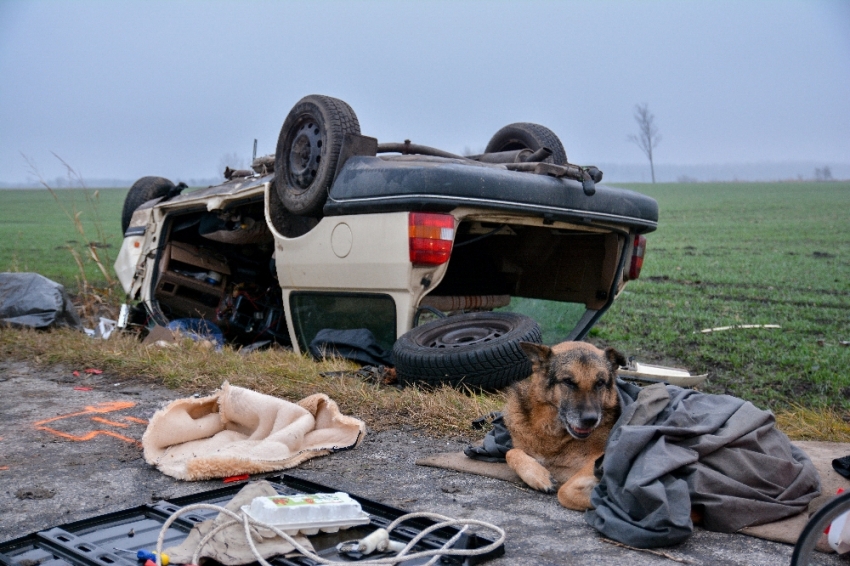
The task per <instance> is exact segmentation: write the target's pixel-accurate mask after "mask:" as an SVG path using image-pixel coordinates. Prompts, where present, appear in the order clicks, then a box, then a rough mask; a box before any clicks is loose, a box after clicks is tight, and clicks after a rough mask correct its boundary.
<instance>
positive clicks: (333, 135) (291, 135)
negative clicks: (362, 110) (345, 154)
mask: <svg viewBox="0 0 850 566" xmlns="http://www.w3.org/2000/svg"><path fill="white" fill-rule="evenodd" d="M347 133H354V134H358V135H359V134H360V123H359V122H358V121H357V116H356V115H355V114H354V111H353V110H352V109H351V107H350V106H349V105H348V104H346V103H345V102H343V101H342V100H339V99H336V98H331V97H330V96H322V95H318V94H311V95H309V96H305V97H304V98H302V99H301V100H299V101H298V104H296V105H295V106H293V107H292V110H290V112H289V114H288V115H287V117H286V120H284V122H283V126H282V127H281V129H280V136H279V137H278V140H277V151H276V152H275V171H276V172H277V175H276V178H275V188H276V190H277V193H278V196H280V200H281V201H282V202H283V205H284V206H285V207H286V209H287V210H288V211H289V212H291V213H293V214H299V215H304V216H319V215H321V212H322V207H323V206H324V205H325V201H326V200H327V198H328V190H329V189H330V186H331V183H332V182H333V179H334V175H335V173H336V164H337V161H338V159H339V152H340V149H341V147H342V140H343V138H344V137H345V134H347Z"/></svg>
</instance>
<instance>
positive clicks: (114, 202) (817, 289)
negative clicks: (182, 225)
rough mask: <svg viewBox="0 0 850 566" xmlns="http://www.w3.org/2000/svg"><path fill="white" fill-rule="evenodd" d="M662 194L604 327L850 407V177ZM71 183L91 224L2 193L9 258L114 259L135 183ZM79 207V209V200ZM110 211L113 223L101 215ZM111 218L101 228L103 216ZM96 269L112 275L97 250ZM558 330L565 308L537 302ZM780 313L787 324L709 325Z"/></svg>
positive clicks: (613, 340)
mask: <svg viewBox="0 0 850 566" xmlns="http://www.w3.org/2000/svg"><path fill="white" fill-rule="evenodd" d="M627 188H631V189H633V190H637V191H640V192H643V193H646V194H648V195H650V196H652V197H654V198H655V199H657V200H658V203H659V207H660V222H659V228H658V230H657V231H656V232H653V233H651V234H649V235H648V240H649V242H648V246H647V254H646V260H645V263H644V269H643V272H642V274H641V278H640V279H639V280H637V281H634V282H632V283H630V284H629V286H628V287H627V288H626V290H625V291H624V292H623V294H622V295H621V296H620V297H619V298H618V300H617V301H616V302H615V303H614V306H613V307H612V308H611V309H610V311H609V312H608V313H607V314H606V315H605V316H604V317H603V318H602V320H601V321H600V323H599V324H598V325H597V326H596V328H594V330H593V331H592V332H591V337H590V338H591V340H592V341H594V342H596V343H598V344H606V345H611V346H614V347H616V348H618V349H619V350H621V351H622V352H624V353H625V354H626V355H627V356H635V357H636V358H637V359H638V360H640V361H644V362H658V363H664V364H668V365H678V366H681V367H685V368H687V369H689V370H691V371H692V372H694V373H704V372H705V373H708V374H709V376H710V378H709V386H708V387H707V389H708V390H709V391H711V392H715V393H724V392H725V393H730V394H733V395H736V396H739V397H743V398H746V399H749V400H752V401H753V402H755V403H756V404H758V405H760V406H770V407H774V408H778V407H782V406H784V405H787V404H789V403H798V404H802V405H806V406H820V407H823V406H832V407H836V408H840V409H842V410H847V409H850V373H849V372H848V370H850V347H848V346H843V345H841V342H843V341H850V183H848V182H835V183H719V184H702V183H699V184H659V185H629V186H627ZM93 193H94V191H88V194H89V198H88V199H87V198H86V194H85V192H83V191H79V190H61V191H57V193H56V194H57V197H58V198H59V199H60V201H61V203H62V205H63V206H64V207H65V208H67V209H68V210H70V211H76V212H79V213H80V218H81V220H82V225H83V227H84V231H85V235H84V236H83V235H81V234H80V233H79V232H78V231H77V230H76V229H75V227H74V223H73V222H71V221H70V220H69V219H68V218H67V217H66V215H65V213H64V212H63V211H62V208H61V207H60V206H59V203H57V202H56V200H54V197H53V196H52V195H51V194H50V193H49V192H47V191H43V190H38V191H36V190H32V191H23V190H3V191H0V269H2V270H13V271H37V272H39V273H42V274H44V275H46V276H48V277H50V278H53V279H55V280H58V281H60V282H62V283H65V284H68V285H70V286H71V287H72V288H75V287H76V285H77V284H78V282H79V281H80V273H79V269H78V268H77V266H76V263H75V261H74V259H73V257H72V255H71V254H70V253H69V251H68V249H67V248H68V246H69V245H70V246H71V247H72V248H74V249H76V250H77V251H78V253H80V254H81V255H83V256H84V254H85V253H87V248H86V247H85V243H87V242H91V241H97V242H102V243H105V244H108V245H109V246H111V247H108V248H99V249H98V251H99V252H101V253H103V254H104V255H108V258H104V259H105V260H107V261H105V263H106V265H107V267H111V264H112V262H113V261H114V259H115V255H116V254H117V252H118V248H119V246H120V238H121V235H120V221H119V219H120V212H121V206H122V203H123V199H124V195H125V194H126V189H108V190H100V191H98V196H97V199H96V201H94V202H96V206H94V207H93V206H92V202H93V197H92V196H91V195H92V194H93ZM72 213H73V212H72ZM98 216H99V218H100V222H98V221H97V217H98ZM98 225H99V226H100V227H101V230H100V233H99V232H98V230H97V226H98ZM86 277H87V278H88V280H89V281H90V282H94V283H96V284H103V282H104V281H103V276H102V275H100V274H99V273H98V271H97V268H96V266H95V265H94V264H93V262H91V261H90V260H87V261H86ZM518 310H523V311H526V312H529V313H531V314H533V315H534V316H535V318H536V319H537V320H538V322H539V323H540V324H541V326H542V327H543V328H544V332H545V336H546V338H547V339H548V340H549V341H552V340H554V339H556V338H557V336H558V334H559V319H563V318H565V313H562V312H558V311H555V310H552V309H547V308H537V309H536V310H534V307H533V306H532V305H522V306H520V307H519V308H518ZM741 324H778V325H780V326H781V327H782V328H781V329H778V330H774V329H749V330H746V329H733V330H727V331H722V332H715V333H710V334H703V333H700V332H699V331H700V330H702V329H704V328H712V327H718V326H731V325H741Z"/></svg>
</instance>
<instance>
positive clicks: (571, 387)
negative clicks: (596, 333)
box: [504, 342, 626, 511]
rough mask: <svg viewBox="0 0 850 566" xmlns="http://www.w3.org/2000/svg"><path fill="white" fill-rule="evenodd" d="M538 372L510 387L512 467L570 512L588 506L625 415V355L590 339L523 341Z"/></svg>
mask: <svg viewBox="0 0 850 566" xmlns="http://www.w3.org/2000/svg"><path fill="white" fill-rule="evenodd" d="M521 346H522V349H523V350H524V351H525V353H526V354H527V355H528V357H529V358H530V359H531V362H532V368H533V370H532V374H531V376H530V377H528V378H527V379H525V380H523V381H520V382H519V383H516V384H514V386H513V387H512V388H511V389H510V390H509V392H508V402H507V405H506V406H505V411H504V416H505V424H506V425H507V427H508V430H509V431H510V433H511V438H512V440H513V448H512V449H511V450H509V451H508V453H507V454H506V459H507V462H508V465H509V466H510V467H511V468H512V469H513V470H514V471H515V472H516V473H517V474H518V475H519V477H521V478H522V480H523V481H524V482H525V483H526V484H528V485H529V486H530V487H532V488H534V489H537V490H540V491H545V492H552V491H554V489H555V486H556V485H560V488H559V489H558V501H560V502H561V505H563V506H564V507H567V508H569V509H576V510H579V511H581V510H584V509H589V508H590V507H591V505H590V492H591V491H592V490H593V488H594V487H595V486H596V484H597V483H598V481H597V480H596V477H595V476H594V475H593V465H594V462H595V461H596V459H597V458H598V457H599V456H601V455H602V453H603V452H604V451H605V443H606V441H607V440H608V435H609V433H610V432H611V427H612V426H613V425H614V422H615V421H616V420H617V418H618V417H619V415H620V406H619V399H618V397H617V388H616V386H615V380H616V376H617V368H618V367H619V366H621V365H625V363H626V360H625V358H624V357H623V355H622V354H621V353H620V352H618V351H617V350H615V349H613V348H606V349H605V350H604V351H603V350H600V349H599V348H597V347H595V346H592V345H590V344H587V343H585V342H563V343H561V344H558V345H556V346H553V347H552V348H549V347H547V346H542V345H540V344H530V343H527V342H523V343H521Z"/></svg>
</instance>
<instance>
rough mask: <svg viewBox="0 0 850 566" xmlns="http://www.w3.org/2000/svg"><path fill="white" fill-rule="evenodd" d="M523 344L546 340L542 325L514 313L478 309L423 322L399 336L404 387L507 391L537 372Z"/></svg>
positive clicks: (399, 373)
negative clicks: (532, 366) (543, 338)
mask: <svg viewBox="0 0 850 566" xmlns="http://www.w3.org/2000/svg"><path fill="white" fill-rule="evenodd" d="M520 342H535V343H538V344H539V343H540V342H541V332H540V327H539V326H538V325H537V323H536V322H535V321H534V320H533V319H531V318H529V317H527V316H524V315H521V314H518V313H512V312H476V313H467V314H461V315H456V316H450V317H447V318H442V319H439V320H435V321H433V322H429V323H428V324H423V325H422V326H418V327H416V328H414V329H413V330H411V331H410V332H407V333H406V334H404V335H403V336H401V337H400V338H399V339H398V340H396V343H395V346H394V347H393V358H394V361H395V368H396V374H397V376H398V380H399V383H400V384H401V385H413V384H420V385H425V386H429V387H435V386H440V385H450V386H452V387H469V388H470V389H473V390H488V391H492V390H495V389H501V388H503V387H505V386H507V385H510V384H511V383H513V382H515V381H518V380H521V379H525V378H526V377H528V376H529V375H531V361H530V360H529V359H528V357H527V356H526V355H525V353H524V352H523V351H522V349H521V348H520V346H519V343H520Z"/></svg>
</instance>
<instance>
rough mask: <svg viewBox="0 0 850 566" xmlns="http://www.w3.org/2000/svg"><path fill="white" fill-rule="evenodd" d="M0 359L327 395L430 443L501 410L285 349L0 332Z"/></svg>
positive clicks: (205, 386)
mask: <svg viewBox="0 0 850 566" xmlns="http://www.w3.org/2000/svg"><path fill="white" fill-rule="evenodd" d="M0 359H4V360H27V361H30V362H32V363H34V364H36V365H41V366H48V365H54V364H62V365H63V366H66V367H67V368H68V370H69V371H72V370H74V369H76V370H83V369H86V368H97V369H101V370H103V371H104V372H107V373H108V374H110V375H114V376H115V377H116V378H122V379H126V378H145V379H155V380H158V381H160V382H162V383H164V384H165V385H166V386H168V387H171V388H174V389H178V390H180V392H179V393H178V392H175V398H178V397H180V396H181V395H185V394H186V393H193V392H196V391H197V392H206V391H210V390H212V389H215V388H217V387H219V386H220V385H221V384H222V382H224V381H225V380H226V381H229V382H230V383H231V384H233V385H238V386H241V387H246V388H249V389H253V390H255V391H259V392H262V393H266V394H269V395H275V396H277V397H281V398H284V399H287V400H290V401H297V400H299V399H302V398H303V397H306V396H308V395H311V394H313V393H325V394H327V395H328V396H329V397H330V398H331V399H333V400H334V401H336V402H337V404H338V405H339V406H340V409H341V410H342V411H343V412H344V413H346V414H349V415H352V416H355V417H358V418H360V419H363V421H365V422H366V424H367V425H368V426H369V427H370V428H371V429H373V430H386V429H389V428H397V427H400V426H403V425H409V426H414V427H416V428H417V429H420V430H422V431H423V432H426V433H428V434H431V435H434V436H439V437H453V438H464V439H467V440H470V439H472V438H473V437H474V436H480V435H481V433H477V434H475V433H474V432H473V431H472V429H471V428H470V422H471V421H472V420H474V419H476V418H478V417H480V416H481V415H483V414H486V413H489V412H490V411H496V410H499V409H501V407H502V405H503V403H504V397H503V396H502V395H501V394H472V393H469V394H467V393H463V392H460V391H457V390H454V389H451V388H448V387H446V388H442V389H437V390H433V391H423V390H420V389H417V388H405V389H398V388H396V387H394V386H385V385H379V384H375V383H371V382H368V381H365V380H363V379H361V378H359V377H358V376H356V375H355V372H356V370H357V366H356V365H354V364H352V363H349V362H346V361H343V360H326V361H323V362H315V361H313V360H312V359H311V358H308V357H304V356H298V355H295V354H294V353H292V352H291V351H289V350H284V349H273V350H266V351H261V352H254V353H251V354H248V355H241V354H239V353H238V352H237V351H235V350H233V349H232V348H229V347H225V348H224V349H223V350H222V351H221V352H215V351H213V350H210V349H207V348H204V347H202V346H201V345H199V344H196V343H194V342H192V341H191V340H189V339H186V340H184V341H183V342H182V343H180V344H179V345H177V346H176V347H174V348H160V347H146V346H143V345H142V344H141V343H140V342H139V341H138V340H137V339H136V338H135V337H133V336H130V335H115V336H113V337H111V338H110V339H109V340H97V339H92V338H89V337H88V336H86V335H84V334H83V333H81V332H75V331H71V330H52V331H47V332H39V331H33V330H12V329H0ZM322 374H326V375H324V376H323V375H322ZM327 374H331V375H327Z"/></svg>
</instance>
